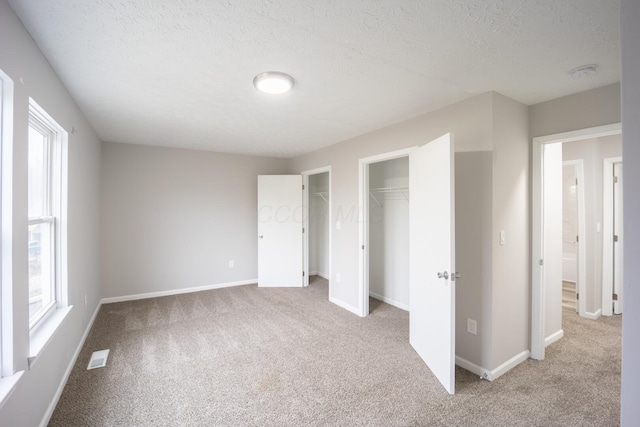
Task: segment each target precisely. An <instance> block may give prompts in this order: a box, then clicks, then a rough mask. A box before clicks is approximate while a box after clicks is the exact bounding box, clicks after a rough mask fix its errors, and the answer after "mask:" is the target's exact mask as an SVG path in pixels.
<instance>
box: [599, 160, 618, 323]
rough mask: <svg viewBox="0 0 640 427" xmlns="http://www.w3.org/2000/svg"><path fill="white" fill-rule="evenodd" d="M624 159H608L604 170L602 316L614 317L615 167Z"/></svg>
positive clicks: (605, 161)
mask: <svg viewBox="0 0 640 427" xmlns="http://www.w3.org/2000/svg"><path fill="white" fill-rule="evenodd" d="M616 163H622V157H607V158H606V159H604V164H603V169H602V315H603V316H611V315H613V298H612V294H613V247H612V245H611V242H612V241H613V209H612V206H613V167H614V165H615V164H616Z"/></svg>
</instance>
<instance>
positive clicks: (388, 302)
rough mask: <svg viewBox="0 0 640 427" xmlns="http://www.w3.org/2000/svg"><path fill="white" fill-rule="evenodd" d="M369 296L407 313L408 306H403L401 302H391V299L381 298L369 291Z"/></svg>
mask: <svg viewBox="0 0 640 427" xmlns="http://www.w3.org/2000/svg"><path fill="white" fill-rule="evenodd" d="M369 296H371V297H372V298H375V299H377V300H380V301H382V302H386V303H387V304H389V305H392V306H394V307H398V308H399V309H401V310H404V311H409V306H408V305H407V304H403V303H401V302H398V301H395V300H392V299H391V298H387V297H383V296H382V295H378V294H376V293H375V292H371V291H369Z"/></svg>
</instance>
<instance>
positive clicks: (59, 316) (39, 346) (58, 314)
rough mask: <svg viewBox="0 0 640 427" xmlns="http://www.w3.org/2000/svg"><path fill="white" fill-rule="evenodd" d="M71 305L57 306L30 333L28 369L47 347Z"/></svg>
mask: <svg viewBox="0 0 640 427" xmlns="http://www.w3.org/2000/svg"><path fill="white" fill-rule="evenodd" d="M72 308H73V306H72V305H70V306H68V307H63V308H58V309H56V310H54V311H53V313H51V315H50V316H49V317H47V318H46V319H45V320H44V322H43V323H42V324H41V325H40V326H38V328H37V329H36V330H35V331H34V332H33V333H32V334H31V337H30V339H29V359H28V360H29V369H31V368H32V367H33V365H35V363H36V361H37V360H38V357H40V354H42V351H43V350H44V349H45V348H46V347H47V344H49V342H50V341H51V339H52V338H53V336H54V335H55V334H56V332H57V331H58V328H59V327H60V325H62V322H64V319H66V318H67V315H68V314H69V313H70V312H71V309H72Z"/></svg>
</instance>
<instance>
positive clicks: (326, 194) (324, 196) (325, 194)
mask: <svg viewBox="0 0 640 427" xmlns="http://www.w3.org/2000/svg"><path fill="white" fill-rule="evenodd" d="M314 196H316V197H320V198H321V199H322V200H324V201H325V203H329V192H328V191H321V192H319V193H314Z"/></svg>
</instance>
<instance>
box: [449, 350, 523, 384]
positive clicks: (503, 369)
mask: <svg viewBox="0 0 640 427" xmlns="http://www.w3.org/2000/svg"><path fill="white" fill-rule="evenodd" d="M530 355H531V353H530V352H529V350H525V351H523V352H521V353H518V354H516V355H515V356H513V357H512V358H511V359H509V360H507V361H506V362H504V363H503V364H502V365H500V366H498V367H497V368H496V369H494V370H493V371H490V370H488V369H486V368H483V367H482V366H478V365H476V364H475V363H472V362H469V361H468V360H466V359H463V358H462V357H460V356H456V365H458V366H460V367H461V368H464V369H466V370H467V371H469V372H472V373H474V374H476V375H478V376H479V377H480V378H482V379H485V380H489V381H493V380H496V379H498V378H499V377H501V376H503V375H504V374H506V373H507V372H509V371H510V370H511V369H513V368H515V367H516V366H518V365H519V364H521V363H522V362H524V361H525V360H527V359H528V358H529V356H530Z"/></svg>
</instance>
